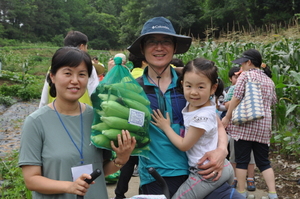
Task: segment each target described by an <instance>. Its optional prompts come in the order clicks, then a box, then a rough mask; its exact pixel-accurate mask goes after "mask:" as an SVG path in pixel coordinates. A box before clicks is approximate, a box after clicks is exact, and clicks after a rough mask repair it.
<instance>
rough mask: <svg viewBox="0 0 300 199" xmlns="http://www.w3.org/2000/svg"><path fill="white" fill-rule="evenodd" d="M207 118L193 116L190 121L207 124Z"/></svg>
mask: <svg viewBox="0 0 300 199" xmlns="http://www.w3.org/2000/svg"><path fill="white" fill-rule="evenodd" d="M207 120H208V118H207V117H199V116H195V117H193V119H192V121H193V122H198V123H200V122H207Z"/></svg>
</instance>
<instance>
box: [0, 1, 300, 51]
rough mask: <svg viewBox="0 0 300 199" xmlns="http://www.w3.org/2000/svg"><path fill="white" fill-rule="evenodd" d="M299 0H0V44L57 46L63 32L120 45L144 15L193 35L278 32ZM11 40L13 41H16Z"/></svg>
mask: <svg viewBox="0 0 300 199" xmlns="http://www.w3.org/2000/svg"><path fill="white" fill-rule="evenodd" d="M297 13H300V0H259V1H258V0H164V1H161V0H143V1H141V0H47V1H45V0H22V1H20V0H1V1H0V45H1V46H5V45H7V44H8V42H7V40H3V39H9V40H13V41H11V42H10V44H12V43H14V41H15V43H14V44H15V45H18V43H19V42H22V41H26V42H33V43H36V42H50V43H52V44H55V45H58V46H60V45H61V42H62V40H63V38H64V36H65V35H66V33H67V32H68V31H69V30H79V31H81V32H83V33H85V34H87V35H88V37H89V40H90V43H89V44H90V47H91V48H92V49H102V50H108V49H122V48H123V49H124V48H126V47H127V46H128V45H129V44H130V43H132V42H133V41H134V39H135V38H136V36H137V35H139V33H140V31H141V28H142V25H143V24H144V23H145V22H146V21H147V20H148V19H150V18H152V17H155V16H164V17H166V18H168V19H170V20H171V21H172V23H173V25H174V27H175V30H176V32H178V33H180V34H185V35H190V36H193V37H194V38H197V39H203V38H206V37H217V38H218V37H220V35H222V33H224V32H225V33H232V32H238V34H241V33H245V32H248V33H251V34H255V32H256V33H262V32H270V31H273V32H275V33H276V32H278V31H279V30H280V29H281V28H287V27H288V26H289V25H291V24H294V23H295V21H297V20H298V18H297ZM16 41H17V42H16Z"/></svg>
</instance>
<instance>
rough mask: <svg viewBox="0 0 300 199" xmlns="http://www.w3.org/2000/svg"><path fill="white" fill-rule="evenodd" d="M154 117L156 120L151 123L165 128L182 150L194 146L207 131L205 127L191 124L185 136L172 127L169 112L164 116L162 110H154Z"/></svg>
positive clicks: (171, 139)
mask: <svg viewBox="0 0 300 199" xmlns="http://www.w3.org/2000/svg"><path fill="white" fill-rule="evenodd" d="M152 118H153V120H154V122H153V121H151V123H152V124H154V125H155V126H157V127H159V128H160V129H161V130H163V131H164V132H165V134H166V135H167V136H168V138H169V139H170V141H171V142H172V143H173V144H174V145H175V146H176V147H177V148H178V149H179V150H181V151H187V150H189V149H190V148H192V147H193V146H194V145H195V144H196V142H197V141H198V140H199V138H200V137H201V136H202V135H203V134H204V132H205V131H204V130H203V129H200V128H196V127H193V126H191V127H189V130H188V133H186V136H185V137H184V138H183V137H181V136H180V135H178V134H177V133H175V131H174V130H173V129H172V128H171V126H170V117H169V113H166V118H164V116H163V115H162V113H161V112H160V110H157V111H155V110H153V114H152Z"/></svg>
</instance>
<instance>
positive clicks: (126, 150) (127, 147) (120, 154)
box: [111, 130, 136, 164]
mask: <svg viewBox="0 0 300 199" xmlns="http://www.w3.org/2000/svg"><path fill="white" fill-rule="evenodd" d="M135 144H136V140H135V137H131V136H130V133H129V131H127V130H122V137H121V135H120V134H119V135H118V145H119V147H116V146H115V144H114V142H113V141H111V147H112V149H113V150H114V151H115V152H116V154H117V158H118V162H120V164H125V163H126V162H127V161H128V160H129V156H130V154H131V152H132V151H133V149H134V147H135Z"/></svg>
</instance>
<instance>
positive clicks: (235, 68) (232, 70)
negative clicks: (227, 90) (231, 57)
mask: <svg viewBox="0 0 300 199" xmlns="http://www.w3.org/2000/svg"><path fill="white" fill-rule="evenodd" d="M240 70H241V69H240V67H238V66H234V67H232V68H231V69H230V70H229V71H228V77H230V78H231V77H232V76H233V75H235V73H236V72H239V71H240Z"/></svg>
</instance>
